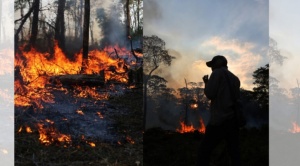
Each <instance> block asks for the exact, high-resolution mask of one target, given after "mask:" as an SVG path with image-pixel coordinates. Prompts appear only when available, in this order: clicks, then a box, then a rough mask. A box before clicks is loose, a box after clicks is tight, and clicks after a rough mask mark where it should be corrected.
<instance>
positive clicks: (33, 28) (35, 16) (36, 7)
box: [29, 0, 40, 47]
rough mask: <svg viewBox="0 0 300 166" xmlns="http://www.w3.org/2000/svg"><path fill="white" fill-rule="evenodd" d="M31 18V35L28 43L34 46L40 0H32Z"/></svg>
mask: <svg viewBox="0 0 300 166" xmlns="http://www.w3.org/2000/svg"><path fill="white" fill-rule="evenodd" d="M32 7H33V19H32V25H31V35H30V40H29V43H30V45H31V47H35V42H36V39H37V35H38V27H39V26H38V25H39V11H40V0H34V2H33V5H32Z"/></svg>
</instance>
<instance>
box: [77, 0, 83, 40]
mask: <svg viewBox="0 0 300 166" xmlns="http://www.w3.org/2000/svg"><path fill="white" fill-rule="evenodd" d="M82 9H83V0H80V5H79V11H78V12H79V20H78V28H79V30H78V32H79V40H82V36H83V34H82V32H83V30H82V14H83V10H82Z"/></svg>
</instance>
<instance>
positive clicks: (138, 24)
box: [137, 0, 140, 30]
mask: <svg viewBox="0 0 300 166" xmlns="http://www.w3.org/2000/svg"><path fill="white" fill-rule="evenodd" d="M137 2H138V5H137V29H138V30H140V0H138V1H137Z"/></svg>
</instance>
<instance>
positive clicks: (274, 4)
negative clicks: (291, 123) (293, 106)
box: [269, 0, 300, 89]
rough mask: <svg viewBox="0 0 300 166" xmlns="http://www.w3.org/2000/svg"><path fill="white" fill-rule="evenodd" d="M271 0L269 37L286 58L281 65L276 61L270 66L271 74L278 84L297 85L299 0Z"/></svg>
mask: <svg viewBox="0 0 300 166" xmlns="http://www.w3.org/2000/svg"><path fill="white" fill-rule="evenodd" d="M290 2H291V3H286V1H281V0H272V1H270V20H269V22H270V37H272V38H273V39H274V40H275V41H276V42H277V46H278V49H279V50H280V52H281V55H283V56H285V57H286V58H287V59H286V60H285V61H284V62H283V64H282V65H278V64H276V63H274V64H272V66H271V71H270V72H271V75H272V76H273V77H275V78H276V79H278V80H279V81H280V82H279V85H280V86H282V87H283V88H286V89H289V88H294V87H297V79H298V80H299V81H300V75H299V74H297V73H299V72H300V68H299V67H297V66H299V62H300V56H299V54H300V47H299V43H300V35H299V29H300V20H299V15H300V11H299V6H300V1H297V0H290Z"/></svg>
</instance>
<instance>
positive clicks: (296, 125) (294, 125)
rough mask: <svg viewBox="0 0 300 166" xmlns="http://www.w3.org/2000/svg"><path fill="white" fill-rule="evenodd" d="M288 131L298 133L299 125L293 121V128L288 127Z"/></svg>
mask: <svg viewBox="0 0 300 166" xmlns="http://www.w3.org/2000/svg"><path fill="white" fill-rule="evenodd" d="M289 131H290V132H292V133H300V126H299V125H298V124H297V123H296V122H293V128H292V129H289Z"/></svg>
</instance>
